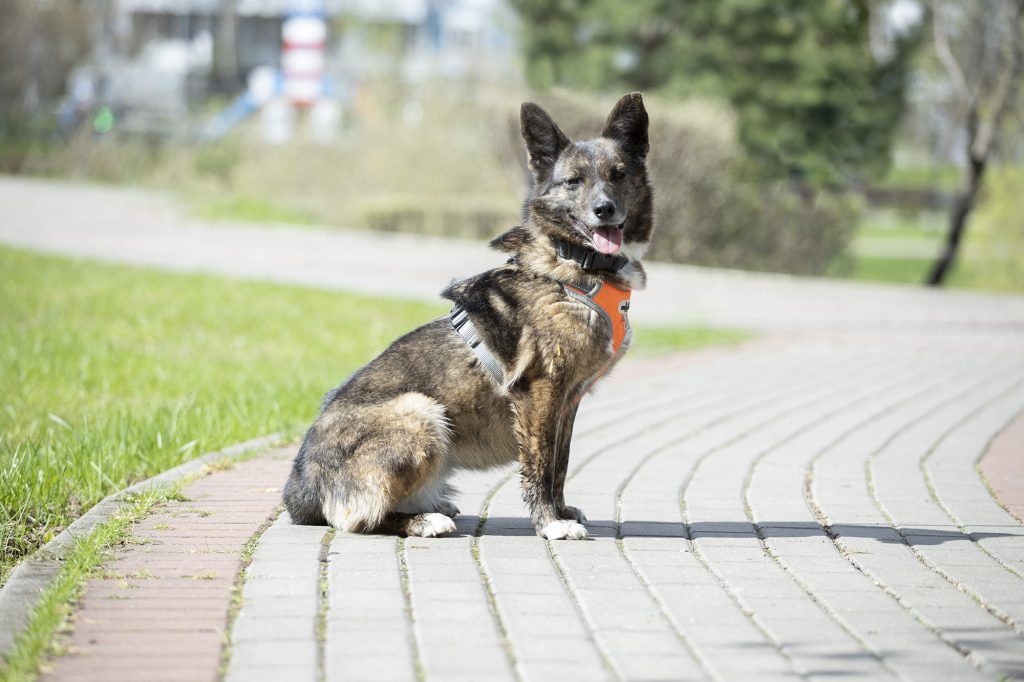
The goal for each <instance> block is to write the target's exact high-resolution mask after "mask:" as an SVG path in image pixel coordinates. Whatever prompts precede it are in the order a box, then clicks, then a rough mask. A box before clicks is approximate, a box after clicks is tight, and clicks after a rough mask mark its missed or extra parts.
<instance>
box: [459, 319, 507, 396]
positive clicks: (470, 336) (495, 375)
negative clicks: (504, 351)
mask: <svg viewBox="0 0 1024 682" xmlns="http://www.w3.org/2000/svg"><path fill="white" fill-rule="evenodd" d="M448 319H450V320H451V322H452V327H454V328H455V331H457V332H458V333H459V336H461V337H462V339H463V340H464V341H465V342H466V345H468V346H469V347H470V349H471V350H472V351H473V352H474V353H475V354H476V358H477V360H479V361H480V364H481V365H482V366H483V368H484V369H485V370H486V371H487V373H488V374H489V375H490V376H491V378H492V379H494V382H495V383H496V384H498V386H501V385H503V384H504V383H505V371H504V370H503V369H502V368H501V363H500V362H498V358H496V357H494V353H492V352H491V349H490V348H488V347H487V344H486V343H485V342H484V340H483V337H481V336H480V333H479V332H478V331H477V329H476V326H475V325H474V324H473V320H471V319H469V313H467V312H466V309H465V308H463V307H462V306H461V305H456V306H455V307H454V308H452V311H451V313H449V314H448Z"/></svg>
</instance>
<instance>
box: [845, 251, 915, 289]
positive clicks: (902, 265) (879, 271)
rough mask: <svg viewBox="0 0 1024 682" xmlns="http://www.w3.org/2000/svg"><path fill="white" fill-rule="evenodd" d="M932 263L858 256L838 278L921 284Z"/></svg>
mask: <svg viewBox="0 0 1024 682" xmlns="http://www.w3.org/2000/svg"><path fill="white" fill-rule="evenodd" d="M931 263H932V261H931V260H930V259H926V258H873V257H867V256H858V257H856V258H854V259H853V261H852V265H850V266H848V267H849V269H846V270H844V271H842V272H841V273H837V275H838V276H840V277H846V278H850V279H859V280H864V281H868V282H897V283H904V284H923V283H924V279H925V276H926V275H927V274H928V269H929V267H930V266H931Z"/></svg>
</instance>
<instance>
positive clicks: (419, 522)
mask: <svg viewBox="0 0 1024 682" xmlns="http://www.w3.org/2000/svg"><path fill="white" fill-rule="evenodd" d="M456 530H457V529H456V527H455V522H454V521H452V520H451V519H450V518H449V517H448V516H446V515H444V514H439V513H437V512H429V513H426V514H404V513H402V512H391V513H390V514H388V515H386V516H385V517H384V521H383V522H381V524H380V525H379V526H378V527H377V528H376V529H374V532H377V533H388V534H393V535H404V536H409V535H414V536H418V537H423V538H433V537H437V536H438V535H447V534H448V533H454V532H455V531H456Z"/></svg>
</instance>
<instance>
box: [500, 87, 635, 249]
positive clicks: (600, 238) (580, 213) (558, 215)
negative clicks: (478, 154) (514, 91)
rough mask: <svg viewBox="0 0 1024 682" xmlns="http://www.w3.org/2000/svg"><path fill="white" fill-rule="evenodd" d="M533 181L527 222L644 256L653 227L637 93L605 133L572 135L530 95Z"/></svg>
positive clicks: (591, 245)
mask: <svg viewBox="0 0 1024 682" xmlns="http://www.w3.org/2000/svg"><path fill="white" fill-rule="evenodd" d="M520 124H521V126H522V134H523V140H524V141H525V142H526V150H527V153H528V154H529V167H530V172H531V173H532V175H533V179H534V182H533V187H532V189H531V190H530V195H529V197H528V198H527V200H526V217H527V222H528V223H529V224H530V225H531V226H532V227H534V228H535V229H539V230H540V231H542V232H544V233H547V235H549V236H554V237H558V238H560V239H562V240H565V241H567V242H570V243H573V244H577V245H580V246H583V247H585V248H588V249H593V250H595V251H598V252H600V253H604V254H621V255H623V256H626V257H627V258H629V259H630V260H632V261H635V260H639V258H640V257H641V256H642V255H643V252H644V251H645V250H646V248H647V245H648V243H649V242H650V238H651V231H652V230H653V209H652V202H651V190H650V185H649V184H648V182H647V168H646V159H647V151H648V149H649V148H650V144H649V142H648V139H647V110H646V109H644V102H643V98H642V97H641V96H640V93H638V92H634V93H630V94H628V95H626V96H624V97H623V98H622V99H620V100H619V101H618V102H617V103H616V104H615V106H614V107H613V108H612V111H611V113H610V114H609V115H608V119H607V121H606V122H605V124H604V130H602V131H601V137H598V138H596V139H593V140H589V141H586V142H573V141H572V140H570V139H569V138H568V137H567V136H566V135H565V133H563V132H562V131H561V129H560V128H559V127H558V125H557V124H556V123H555V122H554V121H553V120H552V119H551V117H550V116H548V114H547V112H545V111H544V110H543V109H541V108H540V107H539V106H537V105H536V104H533V103H532V102H525V103H524V104H523V105H522V108H521V110H520Z"/></svg>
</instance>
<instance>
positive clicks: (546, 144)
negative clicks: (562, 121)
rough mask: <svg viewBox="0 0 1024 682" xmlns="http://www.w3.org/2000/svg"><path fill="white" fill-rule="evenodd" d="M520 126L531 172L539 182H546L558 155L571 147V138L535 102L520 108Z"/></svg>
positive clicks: (526, 103) (524, 103) (525, 103)
mask: <svg viewBox="0 0 1024 682" xmlns="http://www.w3.org/2000/svg"><path fill="white" fill-rule="evenodd" d="M519 125H520V129H521V130H522V134H523V141H524V142H526V152H527V154H528V155H529V164H530V172H531V173H533V177H535V178H536V179H537V181H538V182H539V181H542V180H545V179H546V178H547V177H548V176H549V175H550V174H551V169H552V168H553V167H554V165H555V161H557V160H558V155H559V154H561V153H562V150H563V149H565V148H566V147H567V146H569V138H568V137H566V135H565V133H563V132H562V131H561V129H560V128H559V127H558V126H557V125H556V124H555V122H554V121H553V120H552V119H551V117H550V116H548V113H547V112H546V111H544V110H543V109H541V108H540V107H539V106H537V105H536V104H534V103H533V102H523V106H522V107H520V108H519Z"/></svg>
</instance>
